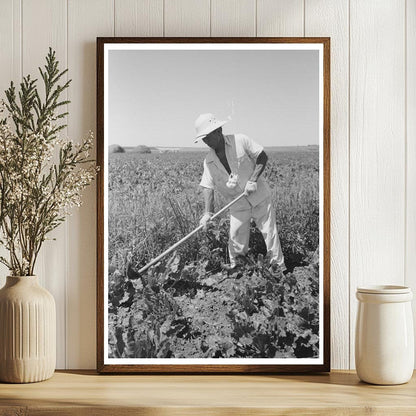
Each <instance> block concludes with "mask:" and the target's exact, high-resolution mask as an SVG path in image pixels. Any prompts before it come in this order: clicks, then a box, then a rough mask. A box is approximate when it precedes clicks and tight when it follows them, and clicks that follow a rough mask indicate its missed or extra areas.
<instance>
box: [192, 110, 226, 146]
mask: <svg viewBox="0 0 416 416" xmlns="http://www.w3.org/2000/svg"><path fill="white" fill-rule="evenodd" d="M227 121H228V120H218V119H217V118H216V117H215V116H214V114H211V113H207V114H201V115H200V116H199V117H198V118H197V119H196V120H195V130H196V136H195V140H194V143H197V142H198V141H199V140H201V139H203V138H204V137H205V136H207V135H208V134H209V133H211V132H212V131H214V130H216V129H218V128H219V127H222V126H223V125H224V124H225V123H227Z"/></svg>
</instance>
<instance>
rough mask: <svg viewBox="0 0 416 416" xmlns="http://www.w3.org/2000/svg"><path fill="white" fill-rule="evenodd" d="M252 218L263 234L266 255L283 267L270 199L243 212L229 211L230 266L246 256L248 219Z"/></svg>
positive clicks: (248, 230) (248, 233)
mask: <svg viewBox="0 0 416 416" xmlns="http://www.w3.org/2000/svg"><path fill="white" fill-rule="evenodd" d="M251 218H253V219H254V221H255V222H256V225H257V228H258V229H259V230H260V232H261V233H262V234H263V238H264V241H265V243H266V247H267V254H268V256H269V258H270V260H271V261H275V262H276V263H277V264H279V265H282V266H283V265H284V262H285V260H284V258H283V252H282V248H281V246H280V239H279V234H278V233H277V226H276V214H275V212H274V209H273V207H272V202H271V199H270V198H266V199H265V200H264V201H263V202H261V203H260V204H259V205H257V206H256V207H252V208H251V209H248V210H244V211H231V215H230V239H229V242H228V249H229V252H230V263H231V266H234V265H235V264H236V259H237V257H238V256H241V255H243V256H244V255H246V254H247V252H248V242H249V238H250V219H251Z"/></svg>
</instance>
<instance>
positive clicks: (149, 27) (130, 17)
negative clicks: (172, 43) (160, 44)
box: [114, 0, 163, 36]
mask: <svg viewBox="0 0 416 416" xmlns="http://www.w3.org/2000/svg"><path fill="white" fill-rule="evenodd" d="M114 15H115V36H163V0H115V6H114Z"/></svg>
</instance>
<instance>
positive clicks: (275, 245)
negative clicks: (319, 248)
mask: <svg viewBox="0 0 416 416" xmlns="http://www.w3.org/2000/svg"><path fill="white" fill-rule="evenodd" d="M225 123H226V121H220V120H217V119H216V118H215V116H214V115H213V114H201V115H200V116H199V117H198V118H197V120H196V121H195V128H196V137H195V143H197V142H198V141H199V140H202V141H203V142H204V143H205V144H206V145H207V146H209V147H210V148H211V151H210V152H209V153H208V155H207V157H206V158H205V160H204V173H203V175H202V179H201V182H200V186H202V187H203V188H204V190H203V193H204V200H205V214H204V215H203V217H202V218H201V221H200V224H202V225H204V226H206V225H207V223H208V222H209V220H210V219H211V217H212V215H213V211H214V191H218V192H219V193H220V194H221V195H222V196H223V197H224V198H225V199H226V200H227V202H230V201H232V200H233V199H235V198H236V197H237V196H239V195H240V194H241V193H243V192H244V193H245V197H244V198H242V199H240V200H239V201H237V202H236V203H235V204H234V205H232V206H231V208H230V238H229V242H228V248H229V254H230V264H229V265H224V268H225V269H226V270H233V269H235V268H236V267H237V266H238V259H239V257H241V256H245V255H246V254H247V251H248V243H249V237H250V220H251V218H253V219H254V221H255V222H256V225H257V228H258V229H259V230H260V231H261V233H262V234H263V238H264V241H265V243H266V247H267V254H268V256H269V258H270V264H271V267H272V269H273V271H279V270H280V271H281V272H283V271H285V270H286V267H285V263H284V258H283V253H282V249H281V246H280V240H279V235H278V233H277V227H276V215H275V212H274V209H273V206H272V201H271V191H270V188H269V186H268V185H267V183H266V182H265V181H264V180H263V178H261V176H260V175H261V174H262V172H263V170H264V168H265V166H266V163H267V159H268V158H267V155H266V153H265V152H264V150H263V147H262V146H260V145H259V144H257V143H255V142H254V141H253V140H251V139H250V138H249V137H247V136H245V135H243V134H233V135H223V134H222V126H223V125H224V124H225Z"/></svg>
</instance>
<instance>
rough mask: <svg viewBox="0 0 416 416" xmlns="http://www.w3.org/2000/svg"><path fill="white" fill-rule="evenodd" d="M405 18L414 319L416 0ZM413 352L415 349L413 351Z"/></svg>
mask: <svg viewBox="0 0 416 416" xmlns="http://www.w3.org/2000/svg"><path fill="white" fill-rule="evenodd" d="M406 5H407V10H406V18H407V25H406V27H407V48H406V53H407V60H406V61H407V69H406V86H407V97H406V98H407V105H406V110H407V111H406V122H407V123H406V128H407V132H406V133H407V134H406V138H407V163H406V166H407V187H406V192H407V201H406V203H407V207H406V281H405V283H406V285H407V286H410V287H411V288H412V290H413V293H414V294H415V296H414V300H413V316H414V320H415V322H416V78H415V74H416V0H407V2H406ZM415 352H416V351H415Z"/></svg>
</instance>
